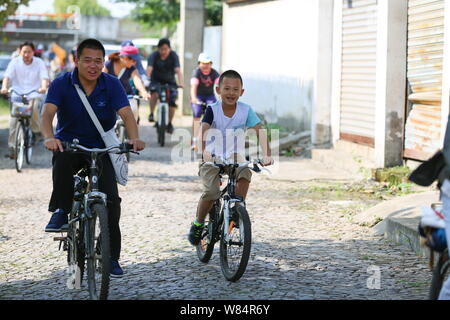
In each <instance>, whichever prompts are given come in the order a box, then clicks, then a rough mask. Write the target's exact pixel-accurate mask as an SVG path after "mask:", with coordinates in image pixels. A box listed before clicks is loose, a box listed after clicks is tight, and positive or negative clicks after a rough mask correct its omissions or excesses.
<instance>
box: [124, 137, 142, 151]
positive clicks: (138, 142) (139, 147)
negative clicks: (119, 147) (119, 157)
mask: <svg viewBox="0 0 450 320" xmlns="http://www.w3.org/2000/svg"><path fill="white" fill-rule="evenodd" d="M128 143H129V144H132V145H133V151H134V152H138V151H141V150H144V148H145V142H144V141H142V140H140V139H131V140H129V141H128Z"/></svg>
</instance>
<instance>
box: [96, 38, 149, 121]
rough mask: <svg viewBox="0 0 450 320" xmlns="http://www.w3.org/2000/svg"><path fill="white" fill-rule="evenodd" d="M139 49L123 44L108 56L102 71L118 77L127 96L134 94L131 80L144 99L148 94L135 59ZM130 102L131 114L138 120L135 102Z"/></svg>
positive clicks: (146, 98) (147, 98)
mask: <svg viewBox="0 0 450 320" xmlns="http://www.w3.org/2000/svg"><path fill="white" fill-rule="evenodd" d="M138 54H139V51H138V49H137V48H136V47H133V46H125V47H122V49H120V52H114V53H112V54H110V55H109V56H108V61H106V63H105V67H104V68H103V72H106V73H109V74H111V75H113V76H116V77H117V78H119V80H120V83H122V86H123V87H124V89H125V92H126V94H127V95H128V96H130V95H134V94H135V92H134V90H133V88H132V85H131V83H130V82H131V81H132V82H133V83H134V86H135V87H136V88H137V90H138V91H139V94H140V95H141V97H142V98H144V99H145V100H149V99H150V95H149V94H148V92H147V90H145V86H144V83H143V82H142V79H141V77H140V76H139V72H138V70H137V68H136V66H135V65H136V61H137V56H138ZM130 103H131V104H132V105H131V109H132V110H133V115H134V118H135V120H136V121H137V120H138V116H139V113H138V112H139V111H138V106H137V103H135V102H134V101H133V102H131V101H130Z"/></svg>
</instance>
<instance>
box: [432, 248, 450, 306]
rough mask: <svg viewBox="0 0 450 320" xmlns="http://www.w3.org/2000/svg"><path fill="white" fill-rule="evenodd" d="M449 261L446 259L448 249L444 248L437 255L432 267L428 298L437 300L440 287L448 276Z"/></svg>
mask: <svg viewBox="0 0 450 320" xmlns="http://www.w3.org/2000/svg"><path fill="white" fill-rule="evenodd" d="M449 267H450V261H449V259H448V251H447V250H445V251H444V252H443V253H442V254H440V255H439V260H438V263H437V264H436V266H435V267H434V269H433V277H432V279H431V287H430V293H429V299H430V300H437V299H438V298H439V294H440V292H441V289H442V285H443V284H444V282H445V281H446V280H447V279H448V277H449V272H448V271H449Z"/></svg>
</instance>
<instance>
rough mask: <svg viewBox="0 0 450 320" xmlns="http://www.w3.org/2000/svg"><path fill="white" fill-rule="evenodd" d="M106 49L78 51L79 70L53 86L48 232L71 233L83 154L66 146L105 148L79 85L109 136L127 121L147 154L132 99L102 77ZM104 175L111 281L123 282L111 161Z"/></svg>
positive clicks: (88, 44)
mask: <svg viewBox="0 0 450 320" xmlns="http://www.w3.org/2000/svg"><path fill="white" fill-rule="evenodd" d="M104 56H105V49H104V48H103V45H102V44H101V43H100V42H99V41H97V40H95V39H86V40H84V41H82V42H81V43H80V44H79V46H78V48H77V60H76V62H75V66H76V67H75V69H74V70H73V71H72V72H70V73H66V74H64V75H63V76H61V77H58V78H56V79H55V80H54V81H53V82H52V83H51V85H50V87H49V90H48V94H47V99H46V101H45V105H44V112H43V114H42V134H43V136H44V139H45V141H44V144H45V147H46V148H47V149H48V150H51V151H53V152H54V154H53V159H52V164H53V173H52V176H53V192H52V195H51V199H50V204H49V211H50V212H53V214H52V217H51V219H50V222H49V223H48V225H47V226H46V228H45V231H46V232H59V231H61V230H64V228H67V215H68V213H69V211H70V210H71V206H72V196H73V174H74V173H76V172H77V171H78V170H79V169H80V168H81V166H82V164H83V161H85V160H84V158H83V155H81V154H76V153H69V152H64V150H63V147H62V144H61V141H67V142H72V140H73V139H74V138H76V139H78V140H79V141H80V144H81V145H84V146H86V147H90V148H104V147H105V144H104V142H103V140H102V138H101V136H100V133H99V132H98V130H97V128H96V127H95V125H94V123H93V122H92V120H91V118H90V116H89V114H88V113H87V111H86V108H85V107H84V105H83V103H82V101H81V99H80V97H79V95H78V93H77V91H76V89H75V86H74V85H75V84H78V85H79V86H80V88H81V89H82V90H83V91H84V93H85V94H86V96H87V99H88V101H89V103H90V105H91V107H92V109H93V110H94V112H95V114H96V116H97V118H98V120H99V121H100V123H101V125H102V127H103V129H104V130H105V131H108V130H110V129H111V128H112V127H113V126H114V124H115V122H116V114H119V116H120V117H121V118H122V119H123V121H124V123H125V127H126V129H127V132H128V136H129V137H130V140H129V143H130V144H132V145H133V148H134V151H140V150H142V149H144V147H145V144H144V142H143V141H142V140H140V139H139V133H138V127H137V124H136V121H135V119H134V116H133V112H132V111H131V107H130V106H129V102H128V99H127V95H126V93H125V90H124V89H123V87H122V85H121V83H120V82H119V80H118V79H117V78H116V77H113V76H110V75H108V74H106V73H102V68H103V64H104ZM55 114H57V117H58V126H57V128H56V133H55V134H53V127H52V122H53V118H54V117H55ZM100 161H101V166H102V174H101V176H100V177H99V190H100V191H101V192H104V193H106V195H107V199H108V203H107V206H108V224H109V230H110V237H111V276H118V277H120V276H122V275H123V270H122V269H121V267H120V265H119V262H118V261H119V257H120V248H121V234H120V228H119V219H120V201H121V199H120V197H119V192H118V189H117V182H116V178H115V172H114V168H113V166H112V164H111V160H110V157H107V156H105V157H102V158H101V160H100Z"/></svg>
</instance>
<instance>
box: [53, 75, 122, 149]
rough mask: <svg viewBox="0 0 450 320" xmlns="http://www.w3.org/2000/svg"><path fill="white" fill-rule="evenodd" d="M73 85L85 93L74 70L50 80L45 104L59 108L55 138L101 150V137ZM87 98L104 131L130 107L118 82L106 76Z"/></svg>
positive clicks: (98, 81) (102, 146) (102, 144)
mask: <svg viewBox="0 0 450 320" xmlns="http://www.w3.org/2000/svg"><path fill="white" fill-rule="evenodd" d="M74 84H78V85H79V86H80V88H81V89H82V90H83V91H84V89H83V86H82V85H81V84H80V82H79V80H78V69H77V68H75V69H74V71H72V72H68V73H65V74H64V75H62V76H60V77H58V78H56V79H55V80H53V81H52V83H51V84H50V87H49V89H48V94H47V98H46V100H45V103H52V104H54V105H55V106H57V107H58V109H57V117H58V125H57V127H56V134H55V137H56V138H57V139H59V140H61V141H68V142H72V140H73V139H74V138H76V139H78V140H79V141H80V144H81V145H84V146H86V147H89V148H104V147H105V144H104V143H103V140H102V137H101V136H100V133H99V132H98V130H97V128H96V127H95V125H94V122H92V120H91V117H90V116H89V114H88V112H87V111H86V108H85V107H84V105H83V102H82V101H81V99H80V97H79V95H78V93H77V91H76V89H75V86H74ZM87 98H88V101H89V103H90V104H91V107H92V109H93V110H94V112H95V114H96V115H97V118H98V120H99V122H100V123H101V125H102V127H103V130H105V131H108V130H110V129H112V128H113V127H114V124H115V123H116V118H117V114H116V112H117V111H118V110H120V109H121V108H123V107H126V106H129V105H130V103H129V102H128V98H127V95H126V93H125V90H124V89H123V87H122V85H121V83H120V81H119V79H117V78H116V77H113V76H111V75H109V74H106V73H102V74H101V76H100V77H99V78H98V80H97V86H96V87H95V89H94V91H92V93H91V95H90V96H89V97H87Z"/></svg>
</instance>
